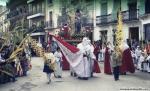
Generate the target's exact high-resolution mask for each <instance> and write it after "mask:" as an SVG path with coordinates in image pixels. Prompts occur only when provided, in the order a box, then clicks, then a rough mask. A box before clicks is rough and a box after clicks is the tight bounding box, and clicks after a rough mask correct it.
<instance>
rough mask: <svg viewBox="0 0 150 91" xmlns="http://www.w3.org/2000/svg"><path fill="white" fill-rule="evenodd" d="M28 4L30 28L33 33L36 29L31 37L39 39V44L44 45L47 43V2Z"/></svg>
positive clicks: (43, 0) (39, 1)
mask: <svg viewBox="0 0 150 91" xmlns="http://www.w3.org/2000/svg"><path fill="white" fill-rule="evenodd" d="M27 4H28V8H29V14H28V16H27V19H28V21H29V26H28V27H29V28H30V30H31V31H34V29H36V30H35V31H34V32H33V33H32V34H31V36H32V37H33V38H34V39H37V40H38V42H39V43H43V42H44V41H45V37H44V36H45V30H44V27H45V16H46V15H45V11H46V10H45V5H46V3H45V0H28V1H27Z"/></svg>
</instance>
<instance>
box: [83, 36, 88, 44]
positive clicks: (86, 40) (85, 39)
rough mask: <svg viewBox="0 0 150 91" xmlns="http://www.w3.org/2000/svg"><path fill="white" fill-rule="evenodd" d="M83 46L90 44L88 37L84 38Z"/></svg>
mask: <svg viewBox="0 0 150 91" xmlns="http://www.w3.org/2000/svg"><path fill="white" fill-rule="evenodd" d="M82 44H83V45H87V44H88V38H87V37H84V38H83V39H82Z"/></svg>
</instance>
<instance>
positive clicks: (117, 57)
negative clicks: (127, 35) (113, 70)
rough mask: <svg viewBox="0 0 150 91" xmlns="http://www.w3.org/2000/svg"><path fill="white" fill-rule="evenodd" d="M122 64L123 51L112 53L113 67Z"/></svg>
mask: <svg viewBox="0 0 150 91" xmlns="http://www.w3.org/2000/svg"><path fill="white" fill-rule="evenodd" d="M121 65H122V55H121V53H120V54H119V53H117V52H113V53H112V67H116V66H121Z"/></svg>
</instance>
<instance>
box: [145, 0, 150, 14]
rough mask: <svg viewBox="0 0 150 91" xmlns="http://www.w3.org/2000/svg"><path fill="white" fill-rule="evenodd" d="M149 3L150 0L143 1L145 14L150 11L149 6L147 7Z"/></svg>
mask: <svg viewBox="0 0 150 91" xmlns="http://www.w3.org/2000/svg"><path fill="white" fill-rule="evenodd" d="M149 5H150V0H146V1H145V13H146V14H147V13H150V7H149Z"/></svg>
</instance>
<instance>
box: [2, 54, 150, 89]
mask: <svg viewBox="0 0 150 91" xmlns="http://www.w3.org/2000/svg"><path fill="white" fill-rule="evenodd" d="M32 65H33V67H32V70H31V71H30V72H28V76H27V77H20V78H17V80H18V81H16V82H14V83H13V82H11V83H7V84H2V85H0V91H150V74H149V73H145V72H139V71H136V73H135V74H127V75H121V76H120V80H119V81H117V82H116V81H114V79H113V76H112V75H106V74H104V73H103V63H100V67H101V70H102V73H100V74H94V77H93V78H90V79H89V80H78V79H77V78H74V77H71V76H70V72H69V71H63V78H62V79H60V78H57V79H56V78H54V77H53V75H52V82H51V83H50V84H47V78H46V74H45V73H43V72H42V70H43V61H42V59H41V58H37V57H34V58H32Z"/></svg>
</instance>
